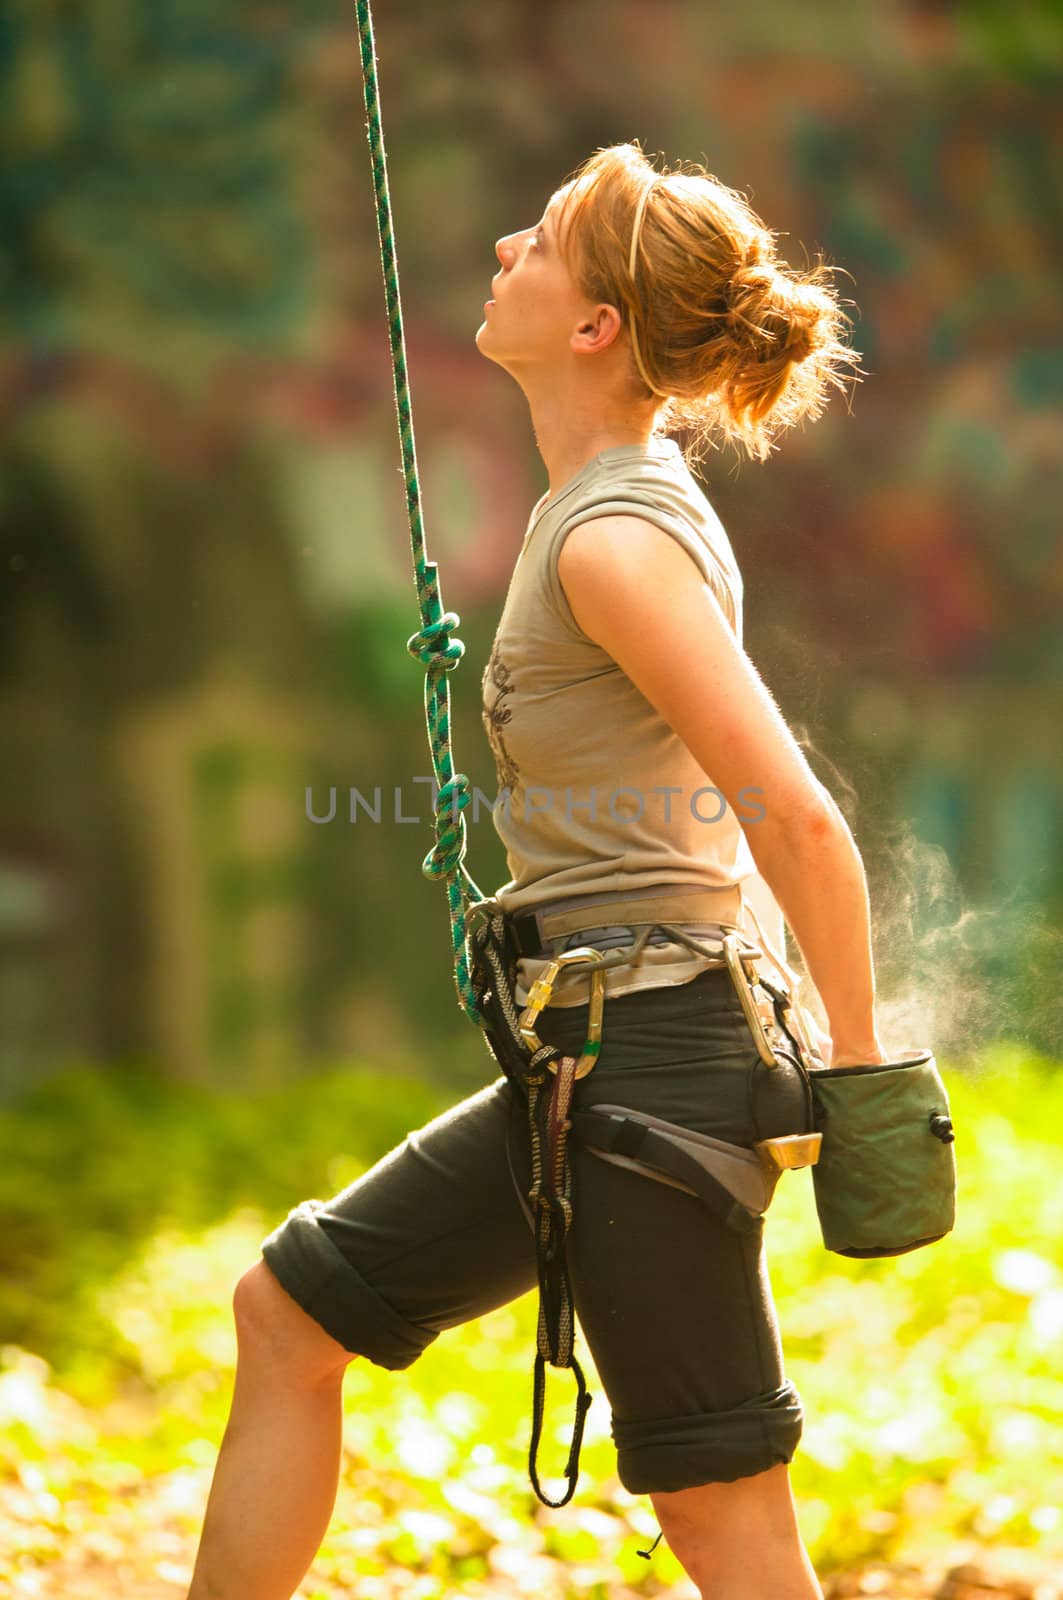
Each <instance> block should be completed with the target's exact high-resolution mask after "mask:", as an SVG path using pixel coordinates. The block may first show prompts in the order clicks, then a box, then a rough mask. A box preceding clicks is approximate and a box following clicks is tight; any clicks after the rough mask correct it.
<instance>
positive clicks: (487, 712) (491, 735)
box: [483, 639, 520, 796]
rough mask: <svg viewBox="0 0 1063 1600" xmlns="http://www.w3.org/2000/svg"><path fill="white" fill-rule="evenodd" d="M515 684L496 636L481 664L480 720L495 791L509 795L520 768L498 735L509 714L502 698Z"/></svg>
mask: <svg viewBox="0 0 1063 1600" xmlns="http://www.w3.org/2000/svg"><path fill="white" fill-rule="evenodd" d="M489 683H490V684H491V685H492V686H493V688H494V694H493V696H492V697H491V698H490V699H488V684H489ZM515 688H516V684H515V683H514V682H513V678H512V674H511V673H510V670H509V668H508V667H507V666H506V663H505V662H504V661H503V660H502V657H501V656H500V655H499V653H498V640H497V639H496V640H495V642H494V644H493V645H492V646H491V655H490V658H489V659H488V662H487V666H486V667H485V668H484V675H483V690H484V708H483V724H484V729H485V730H486V733H487V741H488V743H489V744H490V746H491V751H492V754H493V755H494V758H495V767H496V770H497V773H498V787H499V793H503V792H505V793H508V794H509V795H510V796H513V795H515V794H516V792H517V785H518V784H519V782H520V769H519V768H518V766H517V763H516V762H515V761H514V760H513V757H512V756H511V755H510V753H509V751H508V750H507V749H506V741H505V740H504V739H503V737H502V729H503V728H504V727H505V725H506V723H507V722H509V720H510V718H511V717H512V715H513V712H512V711H511V709H510V708H509V706H507V705H505V704H504V702H505V700H506V698H507V697H508V696H509V695H511V694H512V693H513V691H514V689H515Z"/></svg>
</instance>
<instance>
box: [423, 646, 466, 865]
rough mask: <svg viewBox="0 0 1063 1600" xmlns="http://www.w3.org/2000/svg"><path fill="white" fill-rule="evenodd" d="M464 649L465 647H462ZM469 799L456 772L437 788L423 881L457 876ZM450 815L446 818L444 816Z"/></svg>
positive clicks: (463, 846)
mask: <svg viewBox="0 0 1063 1600" xmlns="http://www.w3.org/2000/svg"><path fill="white" fill-rule="evenodd" d="M463 648H464V647H463ZM471 799H472V795H471V794H470V792H469V780H468V778H467V777H466V776H465V774H464V772H456V773H455V774H454V776H453V778H448V779H447V781H446V782H445V783H441V784H440V786H439V793H438V794H437V795H436V800H435V811H436V817H435V826H436V842H435V844H434V845H433V846H432V848H431V850H429V852H428V854H427V855H426V856H425V858H424V860H423V861H422V862H421V871H422V872H423V873H424V875H425V877H426V878H442V877H446V876H447V875H448V874H449V873H451V872H456V871H457V869H458V866H459V864H460V863H461V862H462V861H464V859H465V844H466V838H465V818H464V817H463V816H462V812H463V811H464V810H465V807H466V806H467V805H468V804H469V802H470V801H471ZM445 812H449V816H444V813H445Z"/></svg>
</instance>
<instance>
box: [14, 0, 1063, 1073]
mask: <svg viewBox="0 0 1063 1600" xmlns="http://www.w3.org/2000/svg"><path fill="white" fill-rule="evenodd" d="M376 27H377V48H378V55H379V71H380V78H381V97H382V105H383V114H384V125H385V136H386V140H387V147H388V156H389V168H390V182H391V192H392V200H393V206H394V212H395V226H396V234H397V240H398V249H399V259H400V268H401V283H402V291H403V304H404V313H405V318H406V331H407V347H408V353H409V361H410V371H411V380H412V385H413V396H414V421H415V426H416V430H417V446H418V459H419V465H420V469H421V477H422V489H423V494H424V505H425V515H426V525H427V535H428V545H429V554H430V556H431V557H432V558H433V559H435V560H436V561H438V562H439V565H440V569H441V580H442V593H443V600H444V605H445V606H446V607H448V608H450V609H454V610H457V611H458V612H459V613H460V615H461V619H462V621H461V627H460V629H459V635H460V637H461V638H462V639H463V640H464V642H465V645H466V655H465V659H464V661H463V663H462V665H461V667H460V668H459V670H458V671H457V673H456V674H452V675H451V678H450V684H451V690H452V695H453V697H454V700H455V708H454V710H455V717H454V739H455V751H456V763H457V766H458V768H459V770H463V771H465V772H467V773H468V774H469V775H470V777H471V779H472V780H473V782H474V784H476V785H478V786H479V787H480V788H481V789H482V790H483V792H484V794H486V795H488V796H493V795H494V793H495V788H496V780H495V773H494V769H493V765H492V762H491V757H490V752H489V750H488V748H487V745H486V740H485V738H484V735H483V730H482V727H481V723H480V692H481V690H480V678H481V673H482V671H483V668H484V665H485V663H486V660H487V656H488V653H489V649H490V643H491V638H492V635H493V630H494V627H495V624H496V622H497V618H498V614H499V611H500V609H501V604H502V600H503V598H504V595H505V589H506V584H507V581H508V577H509V574H510V571H511V569H512V565H513V562H514V560H515V558H516V553H517V550H518V549H519V544H520V539H521V536H522V534H523V531H524V528H525V524H526V521H527V517H528V514H529V512H530V509H531V506H532V504H533V503H534V501H535V500H536V499H537V498H538V497H539V495H540V494H541V493H542V492H543V490H544V488H545V473H544V470H543V468H542V464H541V462H540V460H539V458H538V455H537V453H536V451H535V449H534V441H533V439H532V436H531V430H530V427H529V424H528V418H527V413H526V408H525V404H524V400H523V397H522V396H521V394H520V392H519V391H518V390H517V389H516V387H515V386H514V385H513V384H512V383H511V381H510V380H509V379H508V377H507V376H506V375H505V374H504V373H502V372H501V371H500V370H499V369H498V368H496V367H494V366H492V365H491V364H490V363H488V362H486V361H485V360H483V359H482V358H481V357H480V356H479V355H478V353H477V351H476V349H475V346H474V344H473V335H474V333H475V330H476V328H477V327H478V325H479V323H480V320H481V317H482V312H481V305H482V302H483V300H484V298H485V297H486V295H487V293H488V287H489V282H490V278H491V276H492V275H493V273H494V272H495V270H496V268H497V263H496V260H495V256H494V249H493V246H494V241H495V239H496V238H498V237H499V236H500V235H501V234H503V233H507V232H510V231H512V230H514V229H516V228H521V227H525V226H528V225H529V224H530V223H531V222H533V221H534V220H535V218H536V217H537V216H538V215H539V214H540V212H541V209H542V206H543V204H544V203H545V200H546V199H547V198H548V196H549V194H550V193H551V191H552V190H553V188H554V187H556V185H557V184H558V183H559V182H560V181H561V180H562V179H563V178H564V177H565V176H566V175H567V174H568V173H569V172H570V171H571V170H572V169H573V168H574V167H575V166H576V165H577V163H578V162H579V161H580V160H581V159H582V158H583V157H584V156H585V155H587V154H588V153H590V152H591V151H592V150H593V149H595V148H597V147H598V146H600V145H603V144H609V143H614V142H617V141H620V140H626V139H630V138H638V139H639V140H640V141H641V143H642V144H643V147H644V148H645V149H646V150H647V152H648V153H650V154H651V155H654V154H657V155H659V156H660V157H661V158H662V159H664V160H666V161H675V160H678V159H680V158H687V159H692V160H700V161H704V163H705V164H706V165H707V166H708V167H709V169H710V170H711V171H713V172H714V173H715V174H716V175H717V176H718V177H720V178H721V179H722V180H723V181H724V182H725V183H728V184H730V185H732V186H734V187H738V188H742V189H744V190H745V191H747V192H748V193H749V194H750V195H751V198H752V200H753V204H754V207H755V208H756V209H757V211H758V212H759V213H760V214H761V216H762V217H763V218H764V220H765V221H766V222H767V223H768V225H769V226H771V227H772V228H774V229H776V230H777V231H778V232H779V233H780V234H781V236H782V237H781V239H780V249H781V251H782V253H783V254H784V255H789V257H790V259H791V260H792V261H793V262H794V264H795V265H797V264H801V263H802V262H803V261H804V260H805V259H806V257H811V255H812V254H813V253H814V251H815V250H816V249H817V248H822V249H823V250H824V251H825V253H826V255H827V258H828V260H831V261H833V262H835V263H836V264H837V265H839V266H840V267H843V268H844V269H845V271H846V273H848V274H849V275H850V276H849V277H845V276H841V277H840V278H839V280H838V281H839V286H840V288H841V292H842V293H843V294H844V295H846V296H847V297H850V298H851V299H852V301H853V302H854V305H853V306H852V307H850V308H849V309H850V310H851V312H852V314H853V316H854V318H855V323H854V327H853V330H852V335H851V337H852V342H853V344H854V345H855V347H856V348H857V349H858V350H860V351H861V352H863V365H864V368H865V369H866V370H867V372H868V376H867V377H866V379H865V381H864V382H863V383H862V384H860V385H859V386H858V387H857V388H856V390H855V393H854V395H853V398H852V401H851V403H850V404H849V406H848V407H847V405H846V403H845V401H844V400H843V399H842V398H841V397H837V396H836V397H835V398H834V399H833V400H832V402H831V405H830V407H829V409H828V411H827V413H826V414H825V416H824V417H823V418H822V419H821V420H820V421H819V422H817V423H816V424H814V425H812V426H811V427H808V428H807V429H805V430H804V431H802V432H800V433H797V434H794V435H792V436H790V437H788V438H784V440H783V442H782V445H781V448H780V450H779V451H778V452H777V454H776V455H775V456H773V457H772V459H771V460H770V461H769V462H768V463H766V464H763V465H756V464H753V463H740V462H739V460H738V458H737V457H736V456H734V455H733V454H731V453H729V452H726V453H725V452H720V453H719V454H717V455H713V456H711V457H710V458H709V459H708V460H707V461H706V462H705V464H704V466H703V468H702V469H701V470H702V478H703V482H704V487H705V490H706V493H707V494H708V496H709V498H710V500H711V501H712V503H713V504H714V506H715V507H716V509H717V511H718V512H719V514H720V516H721V517H722V519H723V521H724V523H725V525H726V527H727V528H728V530H729V533H730V536H731V539H732V542H733V544H734V548H735V551H736V554H737V556H738V559H739V562H740V565H741V567H742V569H743V573H744V577H745V582H746V594H747V599H746V614H747V623H746V646H747V649H748V650H749V651H750V654H751V655H752V657H753V659H754V660H755V661H756V663H757V665H758V667H759V668H760V670H761V671H762V673H763V674H764V676H765V678H766V680H767V681H768V683H769V684H770V686H771V688H772V689H773V691H774V693H775V694H776V696H777V698H778V699H779V702H780V704H781V706H782V708H783V711H784V713H785V714H786V715H787V717H788V719H789V720H790V722H791V725H792V726H793V727H794V729H795V731H796V732H797V733H798V735H799V736H800V737H802V738H803V739H804V741H805V743H806V748H807V750H808V753H809V757H810V760H811V761H812V763H813V765H814V767H815V768H816V770H817V772H818V774H819V775H820V776H821V777H822V778H823V779H824V781H825V782H827V784H828V785H829V787H830V788H831V790H832V792H833V793H834V794H835V795H836V797H837V798H838V800H839V802H840V804H841V805H842V806H843V809H844V810H845V811H846V813H847V815H848V816H849V818H850V822H851V824H852V826H853V829H854V833H855V835H856V838H857V842H858V844H859V845H860V848H861V850H862V851H863V853H864V857H865V861H866V863H867V868H868V874H869V878H870V882H871V890H872V899H873V907H874V915H875V925H876V954H877V957H878V961H879V968H880V984H881V990H882V996H883V1002H884V1006H885V1007H886V1014H887V1019H888V1021H889V1023H890V1028H889V1029H888V1032H892V1033H893V1035H894V1037H895V1039H896V1037H897V1036H899V1037H900V1038H901V1039H902V1040H903V1039H907V1040H908V1041H910V1042H922V1041H923V1040H924V1039H929V1040H930V1041H931V1042H934V1043H936V1044H937V1046H938V1048H939V1050H945V1049H950V1050H953V1051H956V1052H963V1051H965V1050H968V1049H974V1048H976V1047H977V1046H978V1045H979V1044H980V1043H982V1042H983V1041H985V1040H987V1039H988V1038H990V1037H998V1036H1001V1035H1008V1036H1012V1037H1015V1038H1018V1039H1021V1040H1024V1041H1026V1042H1027V1043H1029V1044H1030V1045H1032V1046H1035V1047H1037V1048H1040V1049H1044V1050H1046V1051H1047V1050H1050V1049H1053V1048H1055V1047H1057V1046H1058V1041H1059V1036H1060V1024H1061V1022H1063V1011H1061V1006H1060V1001H1059V998H1058V987H1059V971H1060V965H1061V963H1060V956H1061V953H1063V952H1061V941H1060V936H1059V928H1060V921H1061V917H1060V912H1061V904H1063V839H1061V797H1063V740H1061V737H1060V727H1061V712H1063V539H1061V536H1060V527H1059V507H1060V495H1059V488H1060V476H1061V465H1060V451H1059V438H1060V431H1059V424H1060V402H1061V399H1063V350H1061V341H1060V318H1059V295H1058V282H1059V269H1058V262H1059V259H1060V254H1061V246H1063V238H1061V231H1063V230H1061V218H1060V204H1059V185H1058V172H1059V170H1060V152H1059V141H1058V133H1059V122H1058V105H1059V90H1060V65H1061V61H1063V33H1061V21H1060V15H1059V13H1058V10H1057V9H1056V8H1055V7H1053V6H1051V5H1050V4H1048V3H1045V4H1038V3H1030V4H1025V5H1022V4H1019V5H1003V4H997V3H992V0H977V3H976V0H959V3H956V4H940V3H929V0H923V3H916V0H876V3H875V4H874V5H859V6H852V5H846V4H841V3H827V0H808V3H806V4H804V5H801V6H795V5H793V4H789V3H787V4H783V3H781V0H756V3H755V4H754V5H751V6H745V7H724V6H709V5H705V4H704V3H703V0H654V3H653V4H648V3H646V0H601V3H595V0H570V3H567V4H562V3H560V0H535V3H534V4H533V3H531V0H523V3H517V0H492V3H491V4H489V5H485V4H482V3H480V4H472V3H467V0H451V3H450V4H448V5H447V6H439V5H435V4H431V3H428V0H406V3H405V4H403V5H402V6H399V7H385V8H384V9H383V10H382V11H381V13H380V15H379V16H378V18H377V19H376ZM0 87H2V95H0V118H2V122H3V135H4V138H3V143H4V167H3V175H2V178H0V233H2V254H0V274H2V276H0V285H2V299H3V327H2V346H0V418H2V428H3V442H2V456H0V1018H2V1038H0V1096H3V1097H8V1098H10V1097H12V1096H14V1095H15V1094H17V1092H18V1089H19V1087H20V1086H21V1085H23V1084H26V1083H28V1082H30V1081H33V1080H37V1079H39V1078H41V1077H42V1076H46V1075H47V1074H49V1073H50V1072H51V1071H53V1070H55V1069H56V1067H57V1066H59V1065H61V1064H63V1063H65V1062H67V1061H69V1060H71V1059H75V1058H77V1059H84V1058H87V1059H99V1060H104V1059H106V1060H114V1059H129V1060H133V1059H137V1060H142V1059H144V1060H150V1061H151V1062H152V1063H153V1065H154V1066H155V1067H156V1068H157V1070H158V1071H159V1072H161V1073H165V1074H169V1075H175V1076H184V1077H188V1078H201V1079H211V1080H213V1081H217V1082H233V1083H235V1084H244V1083H246V1084H249V1085H250V1084H255V1083H261V1082H271V1081H273V1080H275V1079H276V1078H278V1077H281V1076H284V1075H289V1074H293V1073H298V1072H302V1071H305V1070H308V1069H309V1068H310V1067H311V1066H313V1065H314V1064H316V1063H319V1062H322V1061H324V1060H326V1059H327V1060H332V1059H335V1058H338V1057H341V1056H343V1055H346V1054H349V1053H352V1052H359V1053H365V1054H369V1055H371V1056H373V1057H374V1058H376V1059H379V1060H381V1061H385V1062H387V1061H392V1060H393V1061H395V1062H396V1063H400V1062H402V1061H408V1060H409V1059H411V1056H412V1058H413V1059H415V1060H416V1061H417V1062H418V1063H419V1064H420V1066H421V1067H422V1068H423V1070H424V1071H425V1072H427V1073H429V1074H432V1073H441V1074H442V1073H453V1074H455V1075H457V1076H462V1075H464V1076H465V1077H466V1078H467V1080H468V1081H469V1083H470V1084H471V1085H475V1084H477V1083H479V1082H485V1081H487V1078H488V1077H491V1076H494V1075H495V1069H494V1065H493V1063H492V1062H490V1060H489V1058H488V1056H487V1054H486V1052H485V1051H484V1049H483V1046H482V1044H481V1043H480V1042H479V1040H478V1039H477V1037H476V1035H475V1032H474V1030H473V1029H472V1028H471V1027H470V1025H469V1024H468V1022H467V1021H465V1020H464V1018H463V1017H462V1015H461V1013H460V1011H459V1009H458V1002H457V997H456V994H455V991H454V987H453V980H452V975H451V968H450V958H449V927H448V918H447V909H446V897H445V894H444V893H443V891H442V889H441V888H440V887H439V885H438V884H433V883H430V882H429V881H428V880H427V879H426V878H425V877H424V876H423V875H422V872H421V861H422V859H423V857H424V855H425V853H426V852H427V850H428V849H429V848H430V847H431V844H432V840H433V831H432V827H431V824H430V805H429V792H428V787H427V784H426V783H424V782H422V783H420V784H418V783H417V782H416V781H415V779H416V777H417V776H421V777H422V778H427V775H428V774H429V773H430V771H431V766H430V762H429V757H428V751H427V743H426V737H425V728H424V713H423V699H422V686H423V677H422V675H421V670H420V668H419V667H418V666H417V665H416V664H415V663H414V662H413V660H412V659H411V658H410V657H409V655H408V654H407V652H406V640H407V638H408V637H409V636H410V634H412V633H413V632H414V631H415V629H416V628H417V626H418V625H419V624H418V613H417V606H416V597H415V591H414V586H413V580H412V572H411V569H410V558H409V543H408V532H407V526H406V514H405V501H404V495H403V485H402V476H401V463H400V456H399V449H398V438H397V429H396V423H395V412H394V403H393V398H392V391H391V373H390V364H389V353H388V345H387V331H386V325H385V320H384V310H383V292H382V283H381V273H380V264H379V256H378V249H377V241H376V225H375V218H374V210H373V201H372V189H371V179H370V168H369V159H368V152H367V144H366V134H365V126H364V120H365V119H364V107H363V102H362V90H361V81H360V70H359V63H358V51H357V34H356V28H355V20H354V14H353V8H352V7H350V6H348V5H341V4H339V3H337V0H302V3H300V4H290V5H262V4H248V3H245V0H229V3H228V4H226V5H223V6H218V5H212V6H207V5H205V4H203V3H202V0H180V3H178V0H150V3H149V0H106V4H105V3H104V0H83V3H80V4H77V3H73V0H35V3H34V4H33V5H32V6H31V5H30V4H28V3H26V0H23V3H20V4H16V5H14V6H12V7H11V8H9V9H8V11H7V13H6V17H5V20H4V22H3V24H2V28H0ZM333 787H334V788H335V789H336V790H337V796H338V804H337V808H336V815H335V817H334V818H333V820H332V821H330V822H327V823H326V822H324V821H317V822H315V821H313V820H312V819H311V815H310V814H308V813H309V812H313V814H315V815H316V816H318V817H321V818H323V817H325V816H327V815H328V812H329V792H330V789H331V788H333ZM352 788H354V789H356V790H358V791H359V793H360V794H361V795H362V796H364V797H365V798H366V799H367V800H368V801H370V802H371V801H372V800H373V798H374V795H375V792H376V791H377V790H378V789H379V790H380V821H379V822H374V821H372V820H371V819H370V818H369V816H368V814H367V812H366V811H365V810H364V809H363V808H361V807H358V806H356V808H355V820H353V821H352V820H351V818H350V813H349V809H348V804H347V802H348V798H349V793H350V790H351V789H352ZM396 791H399V793H398V795H397V796H396ZM308 795H309V800H310V804H309V805H308ZM396 801H397V803H396ZM400 819H406V820H400ZM410 819H412V820H410ZM468 832H469V854H468V858H467V864H468V865H469V868H470V870H471V871H472V874H473V876H474V878H475V879H476V880H477V882H478V883H479V884H480V886H481V888H482V889H483V890H484V891H485V892H490V891H492V890H493V889H495V888H496V887H497V886H498V885H499V884H500V883H502V882H503V881H504V880H505V878H506V877H507V876H508V874H507V872H506V868H505V861H504V857H503V855H502V852H501V849H500V846H499V844H498V841H497V839H496V838H495V835H494V833H493V829H492V826H491V821H490V815H489V812H488V810H487V809H486V807H484V808H482V809H481V812H480V817H479V820H478V821H476V822H470V824H469V829H468Z"/></svg>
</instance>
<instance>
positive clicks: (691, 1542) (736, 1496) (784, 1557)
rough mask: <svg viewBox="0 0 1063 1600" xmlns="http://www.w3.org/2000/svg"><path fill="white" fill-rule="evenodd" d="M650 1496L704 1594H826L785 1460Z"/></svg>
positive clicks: (782, 1598)
mask: <svg viewBox="0 0 1063 1600" xmlns="http://www.w3.org/2000/svg"><path fill="white" fill-rule="evenodd" d="M650 1499H651V1501H652V1502H653V1509H654V1511H655V1512H656V1513H657V1520H658V1522H659V1523H660V1525H661V1531H662V1533H663V1534H664V1536H665V1538H666V1539H667V1540H668V1544H669V1546H670V1548H671V1550H672V1552H673V1554H674V1555H675V1557H676V1559H677V1560H678V1561H679V1562H681V1563H682V1565H683V1567H684V1568H685V1569H686V1571H687V1573H689V1575H690V1577H691V1578H692V1579H693V1580H694V1582H695V1583H696V1584H697V1586H698V1588H699V1590H700V1591H701V1593H702V1595H703V1596H705V1597H706V1600H709V1597H711V1600H764V1596H765V1595H770V1596H771V1600H823V1590H822V1589H821V1588H820V1586H819V1583H818V1581H817V1579H816V1574H815V1571H814V1569H813V1566H812V1562H811V1561H810V1560H809V1556H808V1551H807V1550H806V1549H805V1546H804V1544H803V1542H802V1540H801V1532H800V1529H799V1527H798V1525H797V1507H796V1506H795V1504H794V1496H793V1490H792V1488H791V1486H790V1468H789V1464H788V1463H787V1462H785V1461H780V1462H777V1463H776V1465H775V1466H774V1467H769V1468H768V1469H767V1471H765V1472H758V1473H756V1474H754V1475H753V1476H752V1477H748V1478H737V1479H736V1480H735V1481H734V1482H733V1483H706V1484H702V1485H700V1486H699V1487H697V1488H694V1489H679V1490H675V1491H674V1492H672V1493H668V1494H661V1493H657V1494H654V1493H651V1495H650Z"/></svg>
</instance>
